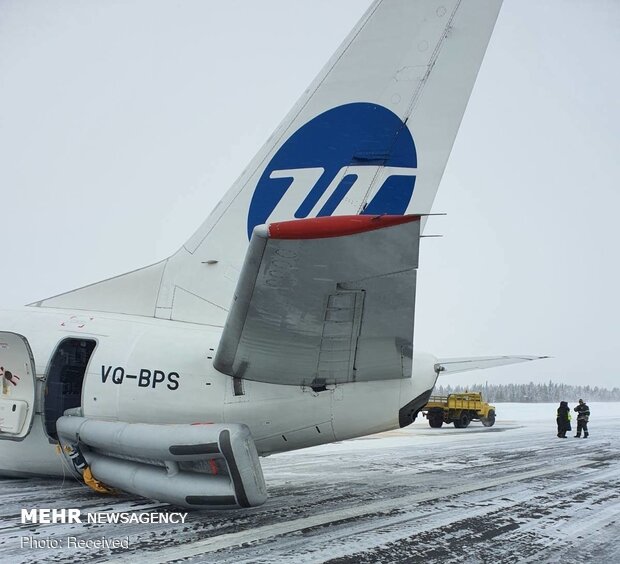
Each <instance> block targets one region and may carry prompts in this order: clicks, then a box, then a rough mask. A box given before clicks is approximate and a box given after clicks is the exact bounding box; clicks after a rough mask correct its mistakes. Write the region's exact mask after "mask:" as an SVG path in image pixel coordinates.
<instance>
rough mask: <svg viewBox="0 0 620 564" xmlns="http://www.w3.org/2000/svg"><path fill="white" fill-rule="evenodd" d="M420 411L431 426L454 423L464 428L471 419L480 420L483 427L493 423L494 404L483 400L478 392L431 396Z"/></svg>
mask: <svg viewBox="0 0 620 564" xmlns="http://www.w3.org/2000/svg"><path fill="white" fill-rule="evenodd" d="M421 411H422V413H424V416H425V417H426V418H427V419H428V424H429V425H430V426H431V427H441V426H442V425H443V424H444V423H446V424H447V425H449V424H450V423H454V426H455V427H456V428H457V429H464V428H465V427H467V426H468V425H469V424H470V423H471V422H472V421H481V422H482V424H483V425H484V426H485V427H492V426H493V425H494V424H495V406H494V405H491V404H489V403H487V402H485V401H483V400H482V394H481V393H480V392H467V393H464V394H450V395H449V396H431V397H430V398H429V400H428V403H427V404H426V405H425V406H424V407H423V408H422V410H421Z"/></svg>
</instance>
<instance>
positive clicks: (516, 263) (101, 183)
mask: <svg viewBox="0 0 620 564" xmlns="http://www.w3.org/2000/svg"><path fill="white" fill-rule="evenodd" d="M369 4H370V2H369V0H339V1H338V2H333V1H328V0H296V1H295V2H291V1H290V0H263V1H261V2H256V1H254V2H252V1H249V0H247V1H241V0H237V1H230V0H229V1H227V2H222V1H217V2H216V1H208V0H201V1H198V0H195V1H191V0H190V1H187V0H186V1H183V2H178V1H172V0H168V1H166V2H164V1H161V0H142V1H120V0H107V1H105V2H95V1H90V2H87V1H77V0H76V1H56V2H49V1H46V0H40V1H29V0H1V1H0V206H1V209H2V234H3V236H2V246H1V249H2V251H1V263H0V264H1V269H2V276H1V277H0V304H1V305H3V306H15V305H21V304H24V303H27V302H31V301H34V300H36V299H40V298H44V297H47V296H50V295H54V294H57V293H59V292H62V291H66V290H69V289H72V288H75V287H79V286H83V285H84V284H88V283H91V282H94V281H97V280H100V279H103V278H107V277H109V276H111V275H115V274H120V273H122V272H124V271H127V270H131V269H134V268H136V267H139V266H143V265H146V264H150V263H152V262H155V261H157V260H160V259H162V258H164V257H166V256H168V255H169V254H171V253H172V252H173V251H174V250H176V249H177V248H178V247H179V246H180V245H181V244H182V243H183V242H184V241H185V240H186V239H187V238H188V237H189V236H190V235H191V233H192V232H193V231H194V229H195V228H196V227H198V225H199V224H200V223H201V222H202V221H203V219H204V218H205V217H206V216H207V215H208V213H209V211H210V210H211V209H212V208H213V207H214V206H215V204H216V203H217V202H218V200H219V198H220V197H221V196H222V194H223V193H224V192H225V191H226V190H227V189H228V187H229V186H230V185H231V184H232V182H233V181H234V180H235V178H236V177H237V175H238V174H239V173H240V172H241V171H242V170H243V168H244V167H245V165H246V164H247V163H248V162H249V160H250V159H251V157H252V156H253V155H254V153H255V152H256V151H257V150H258V148H259V147H260V146H261V145H262V143H263V142H264V141H265V140H266V139H267V137H268V136H269V135H270V134H271V132H272V130H273V129H274V128H275V126H276V125H277V124H278V123H279V122H280V120H281V119H282V117H283V116H284V115H285V113H286V112H287V111H288V109H289V108H290V107H291V106H292V104H293V103H294V102H295V100H296V99H297V98H298V96H299V95H300V94H301V93H302V91H303V90H304V88H305V87H306V86H307V85H308V84H309V82H310V81H311V80H312V78H313V77H314V75H315V74H316V73H317V72H318V71H319V70H320V68H321V67H322V66H323V64H324V63H325V62H326V61H327V59H328V57H329V56H330V55H331V53H332V52H333V51H334V50H335V49H336V47H337V46H338V45H339V43H340V42H341V40H342V39H344V37H345V36H346V34H347V33H348V31H349V30H350V28H351V27H352V26H353V25H354V24H355V22H356V21H357V19H358V18H359V16H360V15H361V14H362V13H363V12H364V11H365V9H366V8H367V7H368V5H369ZM619 29H620V2H617V1H615V0H505V1H504V6H503V8H502V11H501V13H500V16H499V19H498V22H497V25H496V28H495V32H494V34H493V37H492V39H491V43H490V45H489V49H488V51H487V55H486V58H485V62H484V64H483V66H482V69H481V71H480V74H479V77H478V81H477V83H476V86H475V88H474V91H473V93H472V97H471V99H470V103H469V106H468V109H467V112H466V114H465V117H464V119H463V123H462V125H461V129H460V131H459V134H458V136H457V140H456V143H455V146H454V149H453V151H452V155H451V157H450V160H449V163H448V167H447V169H446V172H445V175H444V177H443V180H442V184H441V187H440V189H439V193H438V197H437V200H436V202H435V206H434V211H436V212H447V213H448V216H447V217H443V218H437V219H434V220H433V221H432V223H429V229H428V230H427V233H430V232H435V233H440V234H443V235H444V237H443V238H442V239H427V240H423V242H422V256H421V263H420V271H419V284H418V301H417V308H418V309H417V314H416V335H415V347H416V348H417V349H420V350H426V351H429V352H433V353H435V354H437V355H438V356H469V355H487V354H546V355H551V356H553V357H554V358H553V359H552V360H547V361H541V362H538V363H531V364H529V365H517V366H513V367H506V368H501V369H497V370H492V371H485V372H480V373H477V374H476V373H471V375H470V374H464V375H460V376H452V377H450V378H448V377H447V376H446V377H444V378H442V379H441V383H443V384H447V383H457V382H462V383H471V382H473V381H484V380H488V381H489V382H498V383H499V382H528V381H530V380H533V381H544V380H548V379H552V380H554V381H558V382H560V381H564V382H567V383H574V384H579V383H582V384H586V383H589V384H591V385H602V386H607V387H614V386H620V377H619V376H618V371H617V368H616V365H617V361H616V356H617V354H618V351H619V348H620V347H619V346H618V339H619V337H620V330H619V328H618V320H619V319H620V298H619V297H618V295H619V292H620V266H619V265H618V254H619V253H618V245H619V243H620V227H619V222H618V219H617V214H618V210H620V190H619V188H618V179H619V178H620V151H619V149H620V142H619V138H620V137H619V136H620V104H619V102H618V99H619V98H618V92H619V91H620V72H619V67H620V65H619V63H618V60H619V57H620V33H619V32H618V30H619Z"/></svg>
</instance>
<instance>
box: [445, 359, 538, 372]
mask: <svg viewBox="0 0 620 564" xmlns="http://www.w3.org/2000/svg"><path fill="white" fill-rule="evenodd" d="M543 358H549V357H548V356H527V355H520V356H472V357H463V358H445V359H443V360H440V361H439V362H437V364H435V370H436V371H437V372H441V373H442V374H446V373H447V374H454V373H456V372H468V371H469V370H483V369H485V368H495V367H496V366H505V365H507V364H517V363H518V362H527V361H529V360H541V359H543Z"/></svg>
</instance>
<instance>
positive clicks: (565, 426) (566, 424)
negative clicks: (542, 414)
mask: <svg viewBox="0 0 620 564" xmlns="http://www.w3.org/2000/svg"><path fill="white" fill-rule="evenodd" d="M556 421H557V423H558V437H560V439H565V438H566V431H570V430H571V426H570V407H568V402H566V401H561V402H560V407H558V417H557V419H556Z"/></svg>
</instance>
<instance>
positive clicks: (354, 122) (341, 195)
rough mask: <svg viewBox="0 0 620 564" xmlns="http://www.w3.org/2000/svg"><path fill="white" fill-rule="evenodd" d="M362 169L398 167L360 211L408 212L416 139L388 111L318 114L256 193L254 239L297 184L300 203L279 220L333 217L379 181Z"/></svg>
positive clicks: (366, 106)
mask: <svg viewBox="0 0 620 564" xmlns="http://www.w3.org/2000/svg"><path fill="white" fill-rule="evenodd" d="M357 167H375V169H376V168H377V167H394V173H393V174H388V175H387V177H386V178H385V179H384V181H383V183H382V185H381V186H379V188H378V189H377V190H376V192H375V193H374V194H373V196H372V198H371V199H370V201H367V202H362V204H361V208H362V211H361V212H360V213H362V214H368V215H379V214H390V215H402V214H404V213H405V211H406V210H407V206H408V205H409V202H410V201H411V197H412V195H413V189H414V185H415V169H416V167H417V154H416V148H415V143H414V142H413V137H412V136H411V133H410V132H409V128H408V127H407V126H406V124H405V123H404V122H403V121H402V120H401V119H400V118H399V117H398V116H397V115H396V114H394V113H393V112H391V111H390V110H388V109H387V108H384V107H383V106H379V105H377V104H370V103H366V102H356V103H352V104H346V105H343V106H338V107H336V108H332V109H330V110H327V111H326V112H324V113H322V114H320V115H318V116H316V117H315V118H314V119H312V120H310V121H309V122H308V123H306V124H305V125H303V126H302V127H300V128H299V129H298V130H297V131H296V132H295V133H294V134H293V135H291V137H290V138H289V139H288V140H287V141H286V142H285V143H284V144H283V145H282V146H281V147H280V149H279V150H278V152H277V153H276V154H275V155H274V156H273V158H272V159H271V161H270V162H269V164H268V165H267V167H266V168H265V170H264V171H263V174H262V175H261V177H260V179H259V181H258V184H257V185H256V189H255V190H254V195H253V197H252V201H251V203H250V209H249V212H248V238H249V237H251V235H252V230H253V229H254V227H256V226H257V225H261V224H263V223H267V220H268V219H269V217H270V216H271V215H272V213H273V212H274V210H276V208H277V207H278V206H279V205H280V204H281V202H283V201H284V200H285V195H286V194H287V192H288V191H289V189H290V188H291V187H292V186H293V185H295V186H296V187H297V188H296V189H295V190H294V191H291V196H296V198H297V200H295V201H290V200H289V201H288V202H287V207H286V210H285V212H284V213H285V216H286V217H278V220H283V219H293V218H304V217H314V216H316V217H321V216H327V215H332V214H333V213H334V211H336V208H337V207H338V206H339V205H340V204H341V202H342V201H343V200H344V199H345V197H346V196H347V194H348V193H349V191H350V190H351V188H352V187H353V186H354V185H355V186H356V189H358V188H359V189H361V190H363V191H364V193H366V192H368V190H369V189H370V185H371V181H372V180H373V178H374V177H373V176H372V175H370V179H369V178H368V177H367V175H365V176H364V175H361V174H360V171H361V170H363V169H360V168H357ZM407 169H409V170H407ZM356 171H357V172H356ZM388 171H389V169H388ZM362 176H364V178H362ZM298 189H299V190H301V191H299V190H298ZM293 192H294V194H293ZM291 205H292V207H291ZM351 213H354V212H351Z"/></svg>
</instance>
